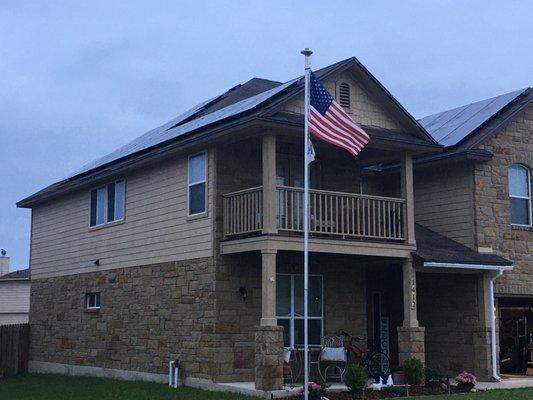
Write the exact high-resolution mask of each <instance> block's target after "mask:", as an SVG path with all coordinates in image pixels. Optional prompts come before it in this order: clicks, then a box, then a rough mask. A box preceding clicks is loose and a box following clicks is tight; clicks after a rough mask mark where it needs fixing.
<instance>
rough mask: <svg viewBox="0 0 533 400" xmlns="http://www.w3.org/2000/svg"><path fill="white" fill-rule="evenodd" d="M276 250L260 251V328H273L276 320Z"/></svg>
mask: <svg viewBox="0 0 533 400" xmlns="http://www.w3.org/2000/svg"><path fill="white" fill-rule="evenodd" d="M276 254H277V251H276V250H261V260H262V269H263V273H262V276H263V277H262V287H261V294H262V299H261V326H275V325H277V324H278V322H277V320H276Z"/></svg>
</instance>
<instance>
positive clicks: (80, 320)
mask: <svg viewBox="0 0 533 400" xmlns="http://www.w3.org/2000/svg"><path fill="white" fill-rule="evenodd" d="M214 278H215V267H214V263H213V259H212V258H202V259H196V260H188V261H179V262H172V263H165V264H159V265H149V266H142V267H130V268H122V269H115V270H109V271H102V272H93V273H86V274H77V275H69V276H62V277H57V278H46V279H37V280H33V281H32V287H31V300H30V301H31V312H30V324H31V346H30V359H31V360H35V361H47V362H54V363H64V364H74V365H83V366H95V367H103V368H112V369H121V370H130V371H142V372H151V373H158V374H166V373H167V372H168V362H169V360H171V359H176V358H179V360H180V363H181V365H182V367H183V369H184V373H185V375H186V376H189V377H197V378H208V379H212V378H213V375H214V373H215V367H214V360H213V347H214V346H213V345H214V328H215V298H214V282H215V279H214ZM88 292H100V296H101V309H100V310H99V311H97V312H90V311H87V310H86V309H85V294H86V293H88Z"/></svg>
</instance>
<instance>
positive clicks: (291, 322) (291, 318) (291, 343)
mask: <svg viewBox="0 0 533 400" xmlns="http://www.w3.org/2000/svg"><path fill="white" fill-rule="evenodd" d="M280 275H284V276H290V277H291V313H290V315H289V316H278V315H277V312H276V320H278V319H284V320H289V326H290V332H289V336H290V339H289V347H290V348H296V346H298V345H297V344H296V343H295V337H294V321H295V320H303V319H304V316H303V315H302V316H299V317H297V316H295V315H294V308H295V306H294V278H295V277H302V278H303V274H291V273H276V284H277V277H278V276H280ZM309 276H314V277H318V278H320V289H321V293H320V299H321V309H322V312H321V316H320V317H313V316H308V317H307V319H308V320H320V342H321V343H320V344H310V345H309V347H311V348H319V347H320V346H321V345H322V338H323V337H324V320H325V317H324V275H321V274H309ZM276 296H277V294H276ZM277 300H278V299H277V297H276V302H277Z"/></svg>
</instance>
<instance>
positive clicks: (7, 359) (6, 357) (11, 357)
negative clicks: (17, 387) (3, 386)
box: [0, 324, 30, 378]
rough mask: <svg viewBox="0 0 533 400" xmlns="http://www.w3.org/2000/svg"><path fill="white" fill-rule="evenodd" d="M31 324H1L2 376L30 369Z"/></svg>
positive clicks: (0, 374)
mask: <svg viewBox="0 0 533 400" xmlns="http://www.w3.org/2000/svg"><path fill="white" fill-rule="evenodd" d="M29 350H30V324H19V325H2V326H0V378H3V377H7V376H14V375H17V374H20V373H23V372H26V371H27V369H28V357H29Z"/></svg>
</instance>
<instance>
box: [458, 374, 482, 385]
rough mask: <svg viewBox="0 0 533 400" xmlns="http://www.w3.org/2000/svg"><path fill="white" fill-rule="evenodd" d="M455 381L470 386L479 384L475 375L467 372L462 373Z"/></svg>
mask: <svg viewBox="0 0 533 400" xmlns="http://www.w3.org/2000/svg"><path fill="white" fill-rule="evenodd" d="M455 380H456V381H457V382H459V383H464V384H470V385H475V384H476V383H477V380H476V377H475V375H474V374H472V373H470V372H467V371H463V372H461V373H460V374H459V375H457V376H456V377H455Z"/></svg>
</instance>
